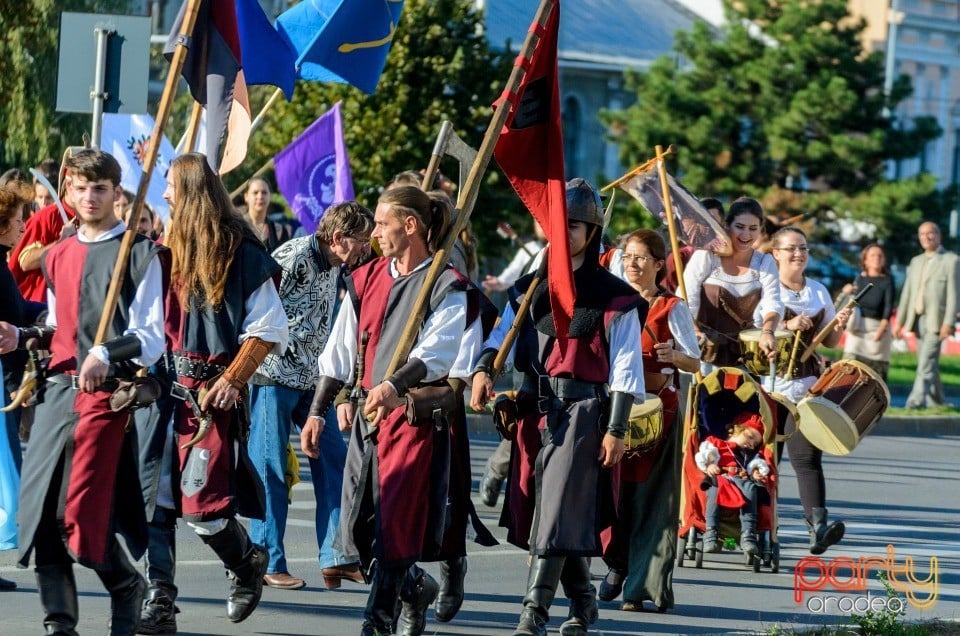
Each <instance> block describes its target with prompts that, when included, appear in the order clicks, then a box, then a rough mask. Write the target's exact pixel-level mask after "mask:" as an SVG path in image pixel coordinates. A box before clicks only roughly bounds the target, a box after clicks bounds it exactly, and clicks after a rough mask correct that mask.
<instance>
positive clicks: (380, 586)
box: [360, 563, 406, 636]
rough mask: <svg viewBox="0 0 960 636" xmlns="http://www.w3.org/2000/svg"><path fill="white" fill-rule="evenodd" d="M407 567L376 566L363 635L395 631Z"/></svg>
mask: <svg viewBox="0 0 960 636" xmlns="http://www.w3.org/2000/svg"><path fill="white" fill-rule="evenodd" d="M405 575H406V569H404V568H399V569H398V568H382V567H380V564H379V563H378V564H377V565H375V566H374V568H373V576H372V577H371V579H370V594H369V595H368V596H367V606H366V608H364V610H363V628H362V630H361V632H360V634H361V636H386V635H387V634H392V633H393V621H394V615H395V614H396V612H397V610H398V607H399V598H400V586H401V585H402V584H403V580H404V576H405Z"/></svg>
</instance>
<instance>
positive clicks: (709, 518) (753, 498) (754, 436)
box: [695, 412, 771, 557]
mask: <svg viewBox="0 0 960 636" xmlns="http://www.w3.org/2000/svg"><path fill="white" fill-rule="evenodd" d="M762 446H763V420H762V419H761V418H760V416H759V415H758V414H756V413H750V412H743V413H740V414H738V415H736V416H735V417H734V418H733V427H732V429H731V431H730V434H729V436H728V437H727V439H720V438H719V437H715V436H713V435H709V436H707V438H706V439H704V440H703V441H702V442H701V443H700V449H699V451H698V452H697V454H696V456H695V460H696V463H697V467H698V468H699V469H700V470H701V471H703V473H704V475H705V476H704V479H703V481H702V483H701V484H700V488H701V489H703V490H705V491H706V514H705V518H704V522H705V524H706V530H705V531H704V533H703V551H704V552H720V551H721V549H722V547H721V545H720V543H719V541H718V537H717V528H718V527H719V524H720V509H721V507H723V508H734V509H739V510H740V549H741V550H743V553H744V554H745V555H747V556H748V557H753V556H756V555H757V554H759V552H760V549H759V547H758V545H757V540H756V528H757V503H758V501H759V499H760V486H761V485H764V484H766V482H767V478H768V476H769V475H770V473H771V467H770V465H769V464H767V462H766V461H764V459H763V458H762V457H760V455H759V450H760V449H761V448H762Z"/></svg>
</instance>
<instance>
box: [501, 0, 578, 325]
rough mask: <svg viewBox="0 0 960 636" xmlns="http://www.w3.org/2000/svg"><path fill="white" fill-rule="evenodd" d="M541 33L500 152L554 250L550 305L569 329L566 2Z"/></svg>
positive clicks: (535, 27) (525, 64)
mask: <svg viewBox="0 0 960 636" xmlns="http://www.w3.org/2000/svg"><path fill="white" fill-rule="evenodd" d="M530 30H531V31H533V32H534V33H536V35H537V36H538V40H537V45H536V48H535V49H534V51H533V54H532V55H531V56H530V58H529V59H523V60H520V61H518V62H517V63H518V64H519V65H521V66H522V68H524V69H525V71H526V72H525V73H524V76H523V80H522V81H521V83H520V88H519V89H518V90H517V92H516V94H515V95H510V94H506V93H505V94H504V95H502V96H501V97H500V99H499V100H498V102H497V105H498V106H502V105H503V104H505V103H508V102H509V104H510V114H509V115H508V116H507V120H506V122H505V124H504V128H503V130H502V131H501V133H500V137H499V139H498V140H497V145H496V148H495V149H494V151H493V152H494V157H496V159H497V163H498V164H500V168H501V169H502V170H503V172H504V174H505V175H506V177H507V179H509V180H510V184H511V185H512V186H513V189H514V190H516V191H517V195H518V196H519V197H520V199H521V200H522V201H523V203H524V205H526V206H527V209H528V210H530V213H531V214H532V215H533V217H534V218H535V219H536V220H537V222H538V223H540V227H542V228H543V231H544V233H545V234H546V235H547V240H548V241H549V242H550V249H549V250H548V251H547V254H548V258H549V264H548V268H549V272H550V275H549V284H550V306H551V309H552V310H553V320H554V326H555V328H556V330H557V334H566V333H567V332H568V328H569V326H570V318H571V316H572V315H573V303H574V300H575V298H576V289H575V287H574V283H573V269H572V266H571V263H570V243H569V238H568V234H567V195H566V181H565V179H564V174H563V127H562V124H561V118H560V86H559V83H558V81H557V78H558V74H557V41H558V39H559V31H560V3H559V2H557V1H556V0H554V2H553V7H552V9H550V15H549V17H548V18H547V21H546V23H545V24H544V25H543V26H541V25H540V24H539V23H538V22H534V23H533V24H532V25H531V27H530Z"/></svg>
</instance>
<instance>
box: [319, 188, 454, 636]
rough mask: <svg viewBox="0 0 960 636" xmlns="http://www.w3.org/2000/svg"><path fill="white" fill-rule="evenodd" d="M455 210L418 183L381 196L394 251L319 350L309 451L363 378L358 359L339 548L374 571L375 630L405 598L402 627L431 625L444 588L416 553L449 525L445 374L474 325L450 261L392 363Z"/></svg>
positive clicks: (431, 548) (359, 273)
mask: <svg viewBox="0 0 960 636" xmlns="http://www.w3.org/2000/svg"><path fill="white" fill-rule="evenodd" d="M450 213H451V210H450V207H449V205H448V204H445V203H444V202H443V201H440V200H431V199H430V197H428V196H427V194H426V193H424V192H423V191H421V190H420V189H418V188H415V187H412V186H403V187H399V188H394V189H392V190H388V191H387V192H384V194H383V195H382V196H381V197H380V200H379V202H378V204H377V209H376V213H375V215H374V230H373V235H372V236H373V237H374V238H377V239H378V241H379V244H380V247H381V249H382V250H383V254H384V257H385V258H382V259H377V260H375V261H373V262H371V263H369V264H367V265H365V266H363V267H360V268H358V269H357V270H355V271H354V272H353V273H352V274H351V277H350V280H351V284H352V288H351V290H350V302H344V303H342V304H341V306H340V311H339V312H338V314H337V318H336V321H335V322H334V326H333V331H332V332H331V334H330V338H329V339H328V341H327V346H326V348H325V349H324V351H323V354H322V355H321V356H320V380H319V382H318V383H317V391H316V395H315V398H314V403H313V405H312V407H311V410H310V417H309V418H308V419H307V422H306V424H305V426H304V429H303V432H302V434H301V445H302V447H303V450H304V452H306V453H307V454H308V455H310V456H313V457H315V456H316V454H317V438H318V436H319V432H320V427H321V426H322V422H323V416H324V414H325V413H326V412H327V409H328V408H329V407H330V404H332V403H333V400H334V399H335V397H336V394H337V392H338V391H339V390H340V388H341V387H342V386H343V384H344V383H345V382H351V381H352V380H353V378H354V374H355V373H356V371H355V367H356V370H357V371H359V373H356V375H358V376H359V378H358V382H359V385H360V389H361V390H362V393H363V394H364V400H363V401H362V402H361V403H362V404H363V411H362V412H358V413H356V414H355V415H356V417H355V418H354V419H353V433H352V437H351V441H350V446H349V449H348V451H347V464H346V468H345V470H344V483H343V504H342V513H341V520H342V521H341V524H340V538H339V539H340V544H341V545H340V548H341V550H343V551H344V552H345V553H350V554H358V555H359V556H360V561H361V563H362V564H363V566H364V568H365V570H366V571H367V572H368V573H369V574H370V575H371V579H372V580H371V586H370V596H369V598H368V600H367V607H366V609H365V610H364V622H363V628H362V632H361V633H362V634H364V635H365V636H374V635H376V634H391V633H394V630H393V626H392V624H393V622H394V612H395V609H396V605H397V600H398V598H399V599H400V600H401V601H402V610H401V612H400V616H399V623H398V626H397V628H398V629H397V631H398V633H400V634H404V635H407V636H410V635H419V634H422V633H423V631H424V629H425V628H426V611H427V608H429V607H430V604H431V603H432V602H433V600H434V599H435V598H436V596H437V592H438V585H437V583H436V581H434V580H433V579H432V578H431V577H430V576H428V575H427V574H426V573H425V572H424V571H423V570H422V569H420V568H419V567H417V565H416V562H417V561H418V560H420V559H421V557H422V556H423V555H425V554H431V553H434V552H436V551H437V550H438V549H439V546H440V543H441V541H442V535H443V530H444V517H445V504H446V496H447V480H448V473H449V454H450V432H449V429H448V426H447V413H448V412H449V411H450V410H452V409H453V408H454V406H453V404H454V402H455V400H454V399H453V391H452V390H451V389H450V385H449V384H448V383H447V376H448V374H449V371H450V369H451V368H452V366H453V363H454V360H455V359H456V357H457V352H458V350H459V345H460V341H461V339H462V337H463V335H464V329H465V328H466V296H465V293H464V291H463V289H464V287H463V284H462V281H461V278H460V277H459V276H458V275H457V274H456V273H455V271H454V270H453V269H452V268H450V267H449V266H447V267H446V269H445V270H444V271H443V272H442V273H441V275H440V277H439V279H438V280H437V282H436V284H435V285H434V287H433V289H432V291H431V294H430V302H429V307H428V308H427V312H426V317H425V321H424V323H423V325H422V327H421V329H420V332H419V334H418V336H417V339H416V342H415V343H414V346H413V348H412V349H411V351H410V354H409V357H408V358H407V360H406V361H405V362H404V363H403V364H402V366H400V368H398V369H397V370H396V371H395V372H394V373H393V374H392V375H390V376H388V377H387V375H386V372H387V370H388V366H389V364H390V361H391V358H392V357H393V354H394V351H395V350H396V348H397V346H398V344H399V342H400V338H401V334H402V332H403V330H404V327H405V325H406V322H407V320H408V318H409V316H410V315H411V312H412V310H413V306H414V304H415V300H416V297H417V295H418V294H419V292H420V289H421V287H422V286H423V282H424V279H425V277H426V274H427V271H428V269H429V266H430V263H431V262H432V256H431V253H432V252H433V251H435V250H436V247H437V246H438V244H439V241H440V240H442V237H443V235H444V232H445V229H446V226H447V223H448V219H449V218H450ZM361 352H362V355H360V353H361ZM358 357H359V360H358ZM426 393H433V395H434V398H435V399H430V400H428V402H429V407H428V408H427V409H426V411H427V413H426V414H420V413H418V409H417V408H416V407H417V405H418V403H419V400H418V399H415V398H418V397H421V396H423V395H424V394H426ZM435 404H440V405H441V406H439V407H438V408H434V405H435ZM351 406H352V405H351V404H350V403H346V404H343V405H341V406H340V408H341V409H350V408H351ZM405 406H407V408H404V407H405ZM408 413H409V415H408ZM364 415H373V420H372V421H370V422H368V421H367V419H366V418H365V417H364ZM410 493H417V496H415V497H411V496H410Z"/></svg>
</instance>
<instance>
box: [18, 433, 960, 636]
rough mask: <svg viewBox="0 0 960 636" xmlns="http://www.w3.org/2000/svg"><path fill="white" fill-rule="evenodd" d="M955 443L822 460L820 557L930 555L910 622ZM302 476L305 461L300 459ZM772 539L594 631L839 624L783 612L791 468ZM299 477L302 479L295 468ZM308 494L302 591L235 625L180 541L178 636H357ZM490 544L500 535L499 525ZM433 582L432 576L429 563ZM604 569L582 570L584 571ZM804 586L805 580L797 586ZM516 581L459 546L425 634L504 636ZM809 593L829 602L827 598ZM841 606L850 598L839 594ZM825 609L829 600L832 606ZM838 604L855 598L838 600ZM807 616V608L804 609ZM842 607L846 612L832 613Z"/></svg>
mask: <svg viewBox="0 0 960 636" xmlns="http://www.w3.org/2000/svg"><path fill="white" fill-rule="evenodd" d="M472 441H473V442H474V445H473V448H474V451H475V457H474V467H473V468H474V471H473V472H474V478H475V479H479V476H480V473H481V470H482V462H483V461H484V460H485V459H486V457H487V456H488V455H489V453H490V452H491V450H492V449H493V447H494V445H495V443H496V440H495V439H494V438H491V437H489V436H483V435H476V436H474V438H473V440H472ZM958 457H960V437H955V436H954V437H949V436H948V437H939V438H936V437H934V438H917V437H884V436H872V437H869V438H868V439H866V440H865V441H864V442H863V443H862V444H861V445H860V447H858V448H857V449H856V451H855V452H854V453H853V455H852V456H850V457H847V458H829V459H828V461H827V470H826V472H827V478H828V492H829V496H830V506H831V515H832V516H833V517H842V518H844V519H845V520H846V522H847V538H846V539H845V540H844V542H843V544H842V546H841V547H840V548H839V549H837V550H834V551H831V552H829V553H828V554H827V555H826V556H827V557H840V556H848V557H851V558H852V559H858V558H859V557H861V556H864V557H865V556H884V555H886V552H887V546H888V544H889V545H892V546H893V549H894V550H895V555H896V562H897V565H903V559H904V557H908V556H909V557H912V558H913V559H914V560H915V569H916V574H917V575H918V577H919V578H921V579H922V578H926V576H927V575H928V573H929V569H930V558H931V557H936V558H937V560H938V570H939V590H938V597H937V599H936V602H935V604H934V605H933V606H932V607H931V608H930V609H928V610H924V611H919V610H916V609H914V608H913V607H910V606H908V610H907V617H908V619H919V618H931V617H940V618H944V619H949V620H955V619H958V618H960V523H958V522H960V518H958V514H957V504H958V502H960V495H958V494H957V493H958V492H960V473H958V470H957V468H958ZM304 466H306V464H305V463H304ZM781 470H782V472H783V482H782V483H783V487H782V489H781V494H780V504H781V541H782V543H783V555H782V564H781V571H780V573H778V574H771V573H769V572H763V573H760V574H754V573H753V572H752V571H748V570H745V569H744V568H742V567H741V566H740V565H739V556H738V555H734V554H733V553H730V554H724V555H709V556H708V557H707V562H706V563H705V564H704V569H702V570H696V569H693V568H683V569H678V570H676V572H675V577H674V584H675V591H676V597H677V603H678V606H677V608H676V609H675V610H674V611H672V612H670V613H667V614H652V613H647V614H630V613H625V612H620V611H619V610H618V607H619V604H602V606H601V618H600V621H599V623H597V625H596V626H595V633H596V634H607V635H613V634H719V633H732V632H738V631H740V632H742V631H755V630H763V631H769V630H771V629H772V628H773V627H774V626H778V625H779V626H781V627H804V626H812V625H819V624H837V623H838V622H841V621H843V620H844V619H843V618H842V617H841V615H842V612H839V611H837V609H836V607H831V608H830V611H829V612H827V614H826V615H824V614H820V613H816V612H811V611H810V610H809V609H808V608H807V607H806V606H804V605H798V604H796V603H795V602H794V598H793V596H794V594H793V585H794V577H793V575H794V566H795V564H796V562H797V560H798V559H800V558H802V557H804V556H806V555H807V553H806V552H805V550H804V549H803V548H804V543H805V541H806V531H805V529H804V528H803V525H802V521H800V505H799V501H798V499H797V488H796V480H795V479H794V476H793V471H792V470H791V468H790V466H789V462H785V463H784V465H783V466H782V467H781ZM303 478H304V481H305V482H306V481H307V480H308V479H309V474H307V473H306V472H305V473H304V475H303ZM311 500H312V490H311V488H310V485H309V483H301V484H299V485H298V486H297V488H296V490H295V501H294V504H293V509H292V511H291V518H290V526H289V528H288V532H287V550H288V555H289V557H290V569H291V571H292V572H293V573H294V574H297V575H300V576H303V577H305V578H306V579H307V580H308V587H307V588H305V589H303V590H300V591H294V592H290V591H278V590H272V589H267V590H266V591H265V594H264V598H263V601H262V602H261V605H260V608H259V609H258V610H257V612H256V613H255V614H254V615H253V616H252V617H251V618H250V619H248V620H247V621H246V622H244V623H242V624H240V625H233V624H231V623H229V622H228V621H227V620H226V618H225V617H224V602H223V599H224V598H225V594H226V590H227V585H228V582H227V579H226V578H225V577H224V575H223V569H222V568H221V566H220V565H219V564H218V563H217V562H216V561H215V560H214V557H213V554H212V553H211V552H210V551H209V550H208V549H207V548H206V547H205V546H203V545H202V544H201V543H200V541H199V540H198V539H197V538H196V537H195V536H193V533H192V532H189V531H183V530H182V531H181V533H180V544H179V555H178V557H179V561H178V568H179V569H178V582H179V584H180V586H181V588H180V589H181V592H180V599H179V601H178V603H179V606H180V608H181V609H182V613H181V614H180V618H179V626H180V633H181V634H277V635H279V634H320V635H325V636H340V635H345V634H356V633H357V632H358V631H359V625H360V611H361V608H362V607H363V605H364V603H365V600H366V588H365V587H363V586H359V585H353V584H350V583H345V584H344V587H343V588H341V590H338V591H327V590H325V589H324V588H323V582H322V579H321V577H320V570H319V567H318V565H317V562H316V559H315V555H316V552H317V549H316V540H315V537H314V530H313V521H312V520H313V505H312V502H311ZM477 505H478V507H479V508H480V510H481V514H482V515H483V517H484V518H485V520H486V522H487V523H488V525H489V526H490V527H491V528H493V527H495V526H496V517H497V513H498V511H495V510H492V509H489V508H485V507H483V506H482V504H479V502H478V504H477ZM497 536H498V537H500V538H501V539H502V538H503V532H502V531H500V529H499V528H498V529H497ZM13 564H14V555H13V553H11V552H4V553H0V574H2V575H3V576H5V577H7V578H11V579H14V580H15V581H16V582H17V583H18V584H19V585H20V589H19V590H18V591H16V592H6V593H0V634H25V633H36V632H38V631H39V629H40V625H39V620H40V610H39V602H38V598H37V594H36V587H35V584H34V582H33V577H32V574H31V573H30V572H29V571H26V570H18V569H16V568H15V567H14V566H13ZM428 567H429V569H430V571H432V572H433V573H434V574H435V575H436V574H437V568H436V567H435V566H428ZM77 569H78V585H79V588H80V593H81V598H80V608H81V614H82V617H81V623H80V626H79V628H80V633H81V634H96V633H104V631H105V625H106V619H107V616H108V612H109V598H108V597H107V596H106V595H105V593H104V592H103V589H102V587H100V584H99V581H98V580H97V579H96V577H95V576H93V575H92V573H91V572H89V571H86V570H84V569H83V568H77ZM604 571H605V569H604V568H603V567H602V565H601V564H600V563H599V562H595V563H594V573H595V574H598V575H599V574H602V573H603V572H604ZM814 578H816V577H815V576H814V574H813V573H812V572H811V574H810V575H809V576H808V579H811V580H812V579H814ZM525 581H526V555H525V554H524V553H523V552H521V551H519V550H517V549H515V548H513V547H511V546H508V545H502V546H499V547H495V548H481V547H479V546H475V545H472V546H471V547H470V570H469V574H468V576H467V601H466V604H465V605H464V608H463V610H462V611H461V612H460V615H459V616H458V617H457V619H456V620H455V621H454V622H453V623H448V624H440V623H437V622H436V621H434V620H433V619H432V616H431V620H430V622H429V623H428V627H427V632H426V633H427V634H457V635H467V634H471V635H481V634H483V635H501V634H507V635H508V634H511V633H512V628H513V627H514V626H515V624H516V619H517V614H518V612H519V610H520V599H521V597H522V595H523V593H524V585H525ZM869 591H870V594H871V595H872V596H878V595H879V596H882V594H883V592H882V589H881V587H880V584H879V583H878V582H877V581H876V580H875V579H872V578H871V580H870V583H869ZM818 594H821V595H827V596H834V597H840V596H844V594H841V593H839V592H836V591H835V590H824V591H822V592H819V593H818ZM847 596H849V595H847ZM834 602H836V601H834ZM846 602H847V603H851V602H853V597H852V596H850V598H849V600H848V601H846ZM566 607H567V605H566V602H565V601H563V600H559V601H558V602H557V604H556V605H555V608H554V609H555V611H554V613H553V620H552V621H551V626H552V628H553V632H552V633H556V629H557V626H558V625H559V623H560V622H562V620H563V618H564V617H565V616H566ZM813 607H814V609H817V607H818V602H817V601H813ZM844 607H845V606H844Z"/></svg>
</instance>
